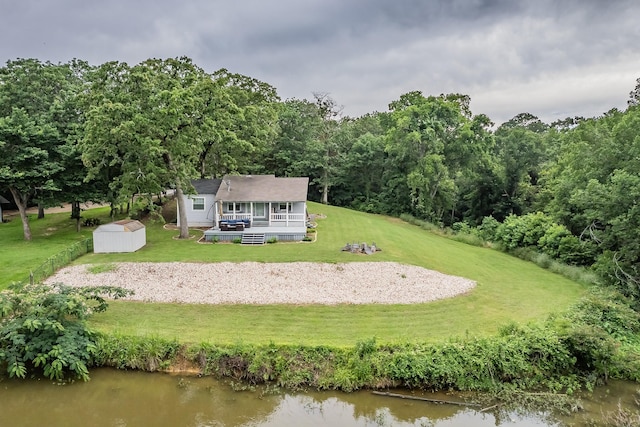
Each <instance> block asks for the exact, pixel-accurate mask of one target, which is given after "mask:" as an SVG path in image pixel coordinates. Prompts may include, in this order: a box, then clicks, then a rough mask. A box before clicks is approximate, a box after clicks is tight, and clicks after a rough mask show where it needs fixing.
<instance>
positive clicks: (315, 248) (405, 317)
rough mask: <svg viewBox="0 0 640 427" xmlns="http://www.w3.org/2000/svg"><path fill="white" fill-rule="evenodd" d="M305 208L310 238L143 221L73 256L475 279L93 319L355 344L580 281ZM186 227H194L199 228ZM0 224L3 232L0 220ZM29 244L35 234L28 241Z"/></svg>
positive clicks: (439, 325) (340, 213)
mask: <svg viewBox="0 0 640 427" xmlns="http://www.w3.org/2000/svg"><path fill="white" fill-rule="evenodd" d="M310 211H311V212H314V213H323V214H325V215H326V219H321V220H319V221H318V240H317V241H316V242H314V243H279V244H276V245H265V246H261V247H246V246H240V245H231V244H216V245H212V244H208V245H202V244H197V243H195V241H194V240H195V239H194V240H190V241H178V240H175V239H173V236H175V235H177V232H175V231H166V230H163V229H162V228H161V227H160V226H157V225H151V224H150V225H148V229H147V246H145V248H143V249H142V250H140V251H138V252H136V253H134V254H90V255H86V256H84V257H82V258H80V259H79V260H78V261H77V262H79V263H104V262H117V261H199V262H215V261H245V260H246V261H260V262H289V261H317V262H350V261H372V262H375V261H397V262H402V263H410V264H415V265H419V266H423V267H426V268H430V269H435V270H438V271H441V272H443V273H447V274H454V275H459V276H464V277H468V278H471V279H474V280H476V281H477V282H478V287H477V288H476V289H475V290H474V291H473V292H471V293H470V294H469V295H465V296H462V297H458V298H454V299H450V300H445V301H439V302H434V303H429V304H419V305H394V306H383V305H367V306H355V305H342V306H335V307H326V306H317V305H310V306H238V305H231V306H205V305H186V304H143V303H130V302H114V303H113V304H112V305H111V307H110V309H109V310H108V311H107V312H106V313H104V314H100V315H98V316H95V317H94V319H93V320H92V324H94V326H96V327H97V328H98V329H100V330H104V331H117V332H121V333H125V334H134V335H145V334H153V335H158V336H163V337H169V338H173V337H176V338H178V339H180V340H181V341H185V342H200V341H210V342H217V343H234V342H247V343H269V342H276V343H293V344H326V345H352V344H354V343H355V342H356V341H358V340H363V339H367V338H371V337H374V336H375V337H377V339H378V341H379V342H392V341H425V340H426V341H436V340H442V339H445V338H447V337H450V336H462V335H465V334H471V335H482V334H490V333H494V332H495V331H496V330H497V328H498V327H499V326H500V325H502V324H504V323H505V322H508V321H511V320H513V321H517V322H526V321H528V320H532V319H536V318H541V317H543V316H545V315H547V314H548V313H550V312H553V311H556V310H559V309H563V308H565V307H566V306H567V305H568V304H570V303H572V302H573V301H575V300H576V298H577V297H578V296H579V295H580V294H581V293H582V292H583V290H584V289H583V287H582V286H580V285H578V284H576V283H574V282H571V281H569V280H567V279H564V278H562V277H560V276H557V275H554V274H552V273H550V272H548V271H545V270H542V269H540V268H539V267H537V266H535V265H534V264H531V263H528V262H524V261H521V260H519V259H516V258H513V257H511V256H508V255H506V254H503V253H500V252H497V251H493V250H490V249H485V248H478V247H473V246H468V245H464V244H461V243H458V242H454V241H452V240H448V239H446V238H443V237H440V236H436V235H434V234H431V233H428V232H426V231H423V230H421V229H419V228H418V227H416V226H412V225H409V224H406V223H404V222H402V221H399V220H397V219H394V218H388V217H382V216H376V215H369V214H364V213H360V212H355V211H350V210H346V209H341V208H335V207H330V206H322V205H318V204H310ZM92 212H93V211H92ZM96 212H99V211H96ZM5 226H6V224H5V225H3V227H5ZM193 232H194V234H197V235H198V237H199V235H200V232H198V231H196V230H194V231H193ZM0 233H3V234H4V230H3V229H2V228H0ZM356 241H358V242H363V241H366V242H368V243H371V242H372V241H375V242H376V244H377V245H378V246H379V247H381V248H382V249H383V251H382V252H380V253H376V254H375V255H373V256H365V255H356V254H350V253H344V252H341V251H340V248H341V247H342V246H343V245H344V244H345V243H347V242H356ZM36 244H39V241H38V240H36V242H34V243H32V244H30V246H36ZM7 253H10V250H9V251H8V252H7ZM0 255H4V254H3V253H1V252H0ZM24 262H26V261H24ZM3 267H4V266H3ZM367 280H373V278H369V277H367V276H366V275H365V276H363V277H362V282H361V284H359V286H366V282H367Z"/></svg>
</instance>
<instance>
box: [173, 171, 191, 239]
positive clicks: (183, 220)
mask: <svg viewBox="0 0 640 427" xmlns="http://www.w3.org/2000/svg"><path fill="white" fill-rule="evenodd" d="M176 198H177V199H178V214H179V215H180V236H179V238H180V239H188V238H189V224H187V207H186V203H185V202H184V193H183V192H182V186H181V185H180V184H179V183H176Z"/></svg>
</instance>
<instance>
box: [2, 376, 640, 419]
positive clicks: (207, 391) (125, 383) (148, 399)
mask: <svg viewBox="0 0 640 427" xmlns="http://www.w3.org/2000/svg"><path fill="white" fill-rule="evenodd" d="M91 378H92V379H91V381H90V382H88V383H80V382H78V383H73V384H66V385H61V384H55V383H52V382H51V381H48V380H27V381H18V380H8V379H4V380H2V381H1V382H0V426H16V427H17V426H52V427H54V426H67V427H75V426H82V427H86V426H95V427H102V426H105V427H106V426H109V427H133V426H157V427H165V426H166V427H169V426H171V427H175V426H193V427H205V426H225V427H232V426H233V427H235V426H251V427H254V426H256V427H257V426H260V427H267V426H278V427H288V426H291V427H293V426H295V427H304V426H310V427H311V426H345V427H356V426H367V427H368V426H400V427H403V426H430V427H445V426H446V427H462V426H477V427H485V426H486V427H489V426H492V427H493V426H504V427H509V426H518V427H550V426H554V427H555V426H563V425H567V424H562V423H563V422H564V423H570V424H572V425H576V426H579V425H583V424H582V421H583V419H581V418H580V417H572V418H566V419H564V420H555V421H553V420H548V419H547V418H548V417H547V416H545V414H530V415H527V416H519V415H517V414H515V413H507V414H504V413H501V414H499V415H496V414H494V413H491V412H488V413H481V412H479V411H478V409H479V408H469V407H464V406H453V405H442V404H433V403H428V402H423V401H415V400H406V399H396V398H391V397H386V396H376V395H374V394H372V393H371V392H369V391H361V392H356V393H339V392H307V393H291V392H285V391H278V390H273V389H269V388H264V387H262V388H256V389H254V390H247V391H234V390H233V389H232V387H231V386H230V385H229V384H228V383H225V382H221V381H218V380H215V379H213V378H210V377H204V378H197V377H181V376H174V375H166V374H150V373H144V372H123V371H116V370H111V369H97V370H94V371H92V372H91ZM636 387H637V385H636V384H629V383H613V385H612V386H609V387H606V388H602V389H598V391H597V393H596V394H594V399H595V401H594V402H590V401H587V402H586V405H585V406H586V408H587V411H585V413H584V414H581V416H583V417H584V416H587V415H588V416H592V415H594V414H595V416H597V415H598V414H601V413H602V411H603V408H605V406H606V407H611V408H612V409H614V408H615V406H616V405H617V402H618V399H620V398H622V397H624V398H625V399H626V401H625V402H628V403H629V404H630V405H633V404H634V403H633V402H632V399H631V394H632V393H634V392H635V390H636ZM426 397H434V398H439V399H443V398H444V399H448V400H453V399H454V398H455V397H452V396H446V395H436V396H431V395H426ZM603 405H605V406H603ZM607 405H608V406H607ZM574 423H578V424H574Z"/></svg>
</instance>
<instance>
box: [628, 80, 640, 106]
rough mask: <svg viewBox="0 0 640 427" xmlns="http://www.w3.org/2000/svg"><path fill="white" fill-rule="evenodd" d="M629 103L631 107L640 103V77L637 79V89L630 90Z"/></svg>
mask: <svg viewBox="0 0 640 427" xmlns="http://www.w3.org/2000/svg"><path fill="white" fill-rule="evenodd" d="M627 104H629V107H635V106H637V105H639V104H640V78H638V79H636V87H635V89H633V90H632V91H631V92H629V100H628V101H627Z"/></svg>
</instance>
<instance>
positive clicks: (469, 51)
mask: <svg viewBox="0 0 640 427" xmlns="http://www.w3.org/2000/svg"><path fill="white" fill-rule="evenodd" d="M0 40H2V41H1V42H0V59H1V60H2V64H4V63H6V61H8V60H12V59H16V58H38V59H40V60H42V61H47V60H49V61H52V62H67V61H68V60H70V59H72V58H79V59H84V60H87V61H89V62H90V63H91V64H93V65H99V64H101V63H103V62H106V61H111V60H118V61H124V62H127V63H129V64H130V65H134V64H136V63H138V62H141V61H144V60H145V59H148V58H152V57H153V58H169V57H177V56H184V55H186V56H188V57H190V58H192V59H193V60H194V62H195V63H196V64H197V65H199V66H200V67H202V68H204V69H205V70H206V71H209V72H213V71H215V70H217V69H219V68H227V69H228V70H230V71H231V72H235V73H241V74H245V75H248V76H250V77H253V78H256V79H259V80H262V81H264V82H266V83H269V84H271V85H273V86H274V87H276V88H277V89H278V93H279V94H280V96H281V97H282V98H283V99H286V98H300V99H302V98H307V99H311V98H312V96H313V95H312V93H313V92H324V93H329V94H330V96H331V97H332V98H333V99H334V100H335V101H336V102H337V103H338V104H340V105H342V106H344V110H343V113H344V114H345V115H349V116H354V117H355V116H359V115H362V114H366V113H369V112H373V111H387V109H388V104H389V103H390V102H391V101H393V100H396V99H398V97H399V96H400V95H401V94H403V93H406V92H409V91H414V90H418V91H421V92H422V93H423V94H424V95H439V94H441V93H454V92H455V93H463V94H466V95H469V96H471V108H472V111H473V113H474V114H479V113H484V114H487V115H488V116H489V117H490V118H491V119H492V120H493V121H494V122H496V123H498V124H499V123H501V122H503V121H505V120H508V119H510V118H511V117H513V116H515V115H516V114H518V113H521V112H529V113H532V114H534V115H537V116H538V117H540V118H541V119H542V120H543V121H545V122H551V121H553V120H555V119H561V118H565V117H573V116H585V117H594V116H599V115H601V114H602V113H604V112H606V111H608V110H610V109H611V108H614V107H616V108H619V109H624V108H626V101H627V99H628V97H629V92H630V91H631V90H632V89H633V88H634V87H635V84H636V79H637V78H639V77H640V1H638V0H555V1H554V0H531V1H524V0H523V1H520V0H422V1H421V0H271V1H269V0H238V1H228V0H227V1H222V0H181V1H171V0H102V1H96V0H41V1H36V0H0Z"/></svg>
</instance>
